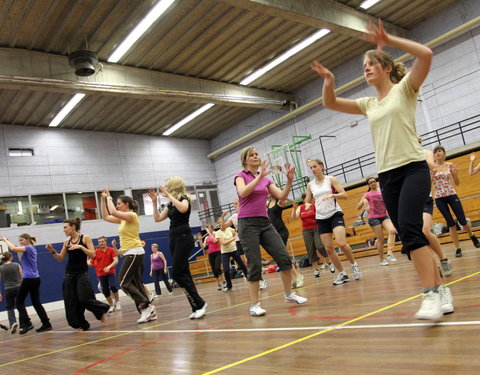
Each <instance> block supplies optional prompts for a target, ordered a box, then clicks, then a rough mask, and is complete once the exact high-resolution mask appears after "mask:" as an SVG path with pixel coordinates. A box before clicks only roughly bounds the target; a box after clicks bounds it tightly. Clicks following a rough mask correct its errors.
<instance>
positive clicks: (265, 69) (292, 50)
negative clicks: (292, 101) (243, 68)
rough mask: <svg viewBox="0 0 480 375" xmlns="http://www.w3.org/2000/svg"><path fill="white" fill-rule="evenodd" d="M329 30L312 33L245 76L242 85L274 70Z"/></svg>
mask: <svg viewBox="0 0 480 375" xmlns="http://www.w3.org/2000/svg"><path fill="white" fill-rule="evenodd" d="M329 32H330V30H329V29H321V30H319V31H317V32H316V33H315V34H312V35H310V36H309V37H308V38H307V39H305V40H303V41H301V42H300V43H298V44H296V45H294V46H293V47H292V48H290V49H289V50H288V51H286V52H285V53H283V54H281V55H280V56H278V57H277V58H276V59H275V60H272V61H271V62H270V63H268V64H267V65H265V66H264V67H262V68H260V69H258V70H256V71H255V72H253V73H252V74H250V75H249V76H247V77H246V78H244V79H243V80H242V81H241V82H240V84H241V85H248V84H249V83H251V82H253V81H255V80H256V79H257V78H259V77H260V76H262V75H264V74H265V73H266V72H268V71H269V70H272V69H273V68H275V67H276V66H277V65H280V64H281V63H282V62H284V61H285V60H287V59H289V58H290V57H292V56H293V55H295V54H297V53H298V52H300V51H301V50H303V49H305V48H307V47H308V46H309V45H310V44H312V43H314V42H316V41H317V40H318V39H320V38H322V37H324V36H325V35H327V34H328V33H329Z"/></svg>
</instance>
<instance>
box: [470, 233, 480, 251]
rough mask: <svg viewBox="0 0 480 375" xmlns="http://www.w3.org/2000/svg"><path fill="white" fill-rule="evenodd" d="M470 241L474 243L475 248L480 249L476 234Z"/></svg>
mask: <svg viewBox="0 0 480 375" xmlns="http://www.w3.org/2000/svg"><path fill="white" fill-rule="evenodd" d="M470 239H471V240H472V242H473V246H475V247H476V248H479V247H480V241H478V238H477V236H475V235H474V234H472V235H471V236H470Z"/></svg>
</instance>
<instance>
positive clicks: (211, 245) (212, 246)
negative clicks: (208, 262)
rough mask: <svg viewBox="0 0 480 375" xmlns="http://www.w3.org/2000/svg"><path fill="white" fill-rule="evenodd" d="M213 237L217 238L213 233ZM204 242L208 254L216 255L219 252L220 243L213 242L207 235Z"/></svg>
mask: <svg viewBox="0 0 480 375" xmlns="http://www.w3.org/2000/svg"><path fill="white" fill-rule="evenodd" d="M213 236H214V237H215V238H217V235H216V234H215V232H214V233H213ZM206 242H207V246H208V253H209V254H212V253H217V252H219V251H220V250H221V245H220V241H217V242H213V240H212V239H211V237H210V235H209V234H207V238H206Z"/></svg>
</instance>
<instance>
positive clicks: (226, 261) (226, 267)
mask: <svg viewBox="0 0 480 375" xmlns="http://www.w3.org/2000/svg"><path fill="white" fill-rule="evenodd" d="M230 258H231V259H233V260H234V261H235V262H237V264H238V266H239V267H240V269H241V270H242V272H243V276H245V277H247V272H248V271H247V267H246V266H245V263H243V260H242V258H240V255H238V254H237V252H236V251H232V252H231V253H223V254H222V265H223V273H224V275H225V281H226V282H227V288H228V289H231V288H232V276H231V275H230Z"/></svg>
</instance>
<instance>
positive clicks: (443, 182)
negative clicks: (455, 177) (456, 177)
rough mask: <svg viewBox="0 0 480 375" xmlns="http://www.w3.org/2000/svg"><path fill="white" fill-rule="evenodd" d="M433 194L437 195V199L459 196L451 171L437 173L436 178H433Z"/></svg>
mask: <svg viewBox="0 0 480 375" xmlns="http://www.w3.org/2000/svg"><path fill="white" fill-rule="evenodd" d="M433 193H434V194H435V198H442V197H448V196H450V195H455V194H457V192H456V191H455V188H454V187H453V183H452V177H451V174H450V171H444V172H437V173H435V176H433Z"/></svg>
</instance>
